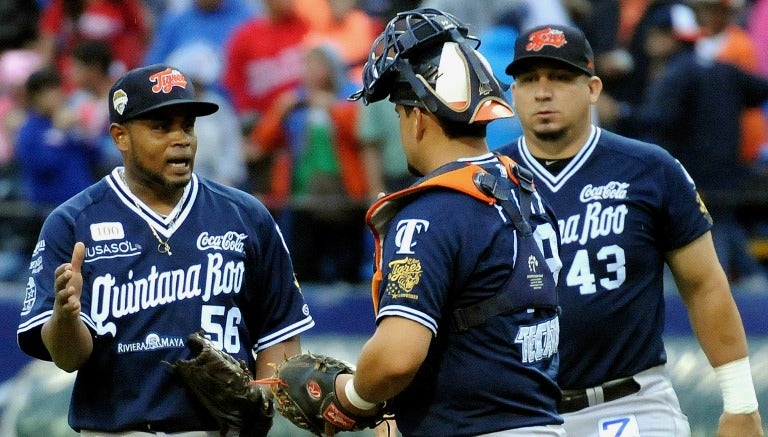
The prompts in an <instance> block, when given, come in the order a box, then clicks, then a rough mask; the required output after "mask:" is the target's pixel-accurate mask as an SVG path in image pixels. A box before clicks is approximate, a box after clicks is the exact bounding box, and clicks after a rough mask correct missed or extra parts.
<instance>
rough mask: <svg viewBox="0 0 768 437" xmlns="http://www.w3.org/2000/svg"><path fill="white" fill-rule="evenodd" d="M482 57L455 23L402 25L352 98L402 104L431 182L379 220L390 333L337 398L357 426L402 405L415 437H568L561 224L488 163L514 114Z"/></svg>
mask: <svg viewBox="0 0 768 437" xmlns="http://www.w3.org/2000/svg"><path fill="white" fill-rule="evenodd" d="M477 45H478V41H477V40H476V39H475V38H473V37H471V36H469V35H468V29H467V27H466V26H464V25H463V24H461V23H460V22H458V21H457V20H456V19H455V18H454V17H452V16H450V15H448V14H444V13H442V12H441V11H438V10H435V9H417V10H412V11H406V12H402V13H399V14H398V15H397V16H396V17H395V18H394V19H392V21H390V22H389V23H388V25H387V26H386V28H385V30H384V32H383V33H382V34H381V36H379V38H378V40H377V42H376V43H375V44H374V47H373V49H372V51H371V57H370V59H369V61H368V62H367V63H366V65H365V68H364V75H363V80H364V85H363V89H362V90H361V91H359V92H358V93H356V94H354V95H353V96H352V98H353V99H360V98H363V99H364V101H365V102H366V103H369V102H375V101H378V100H382V99H384V98H386V97H387V96H389V99H390V101H392V102H393V103H395V107H396V110H397V114H398V117H399V119H400V132H401V137H402V143H403V151H404V153H405V155H406V157H407V161H408V165H409V167H410V169H411V171H412V173H414V175H416V176H419V177H421V178H420V179H419V180H418V181H417V182H416V183H415V184H414V185H413V186H411V187H409V188H406V189H405V190H402V191H398V192H395V193H392V194H390V195H387V196H385V197H383V198H381V199H379V200H378V201H377V202H376V203H375V204H374V205H373V206H372V207H371V209H370V210H369V211H368V216H367V220H368V223H369V226H370V227H371V230H372V232H373V234H374V237H375V241H376V249H377V250H376V256H375V266H376V271H375V274H374V277H373V281H372V290H373V302H374V310H375V312H376V323H377V328H376V331H375V333H374V334H373V336H372V337H371V338H370V339H369V340H368V342H367V343H366V344H365V346H364V348H363V350H362V352H361V354H360V356H359V359H358V361H357V371H356V373H355V375H354V379H352V375H340V376H338V377H337V378H336V393H337V395H338V396H339V400H340V402H341V404H342V406H343V407H344V409H347V410H348V411H349V412H350V413H351V414H353V415H355V414H358V415H364V414H366V413H369V414H370V412H371V411H375V410H376V408H378V406H379V405H380V404H381V403H382V402H384V401H390V402H389V405H391V407H392V408H393V410H394V413H395V417H396V420H397V426H398V428H399V429H400V431H401V432H402V435H403V436H406V437H410V436H453V437H461V436H477V435H494V436H562V435H564V434H563V432H562V428H561V427H560V423H561V419H560V417H559V416H558V414H557V411H556V404H557V401H558V398H559V389H558V387H557V385H556V383H555V373H556V370H557V363H558V358H557V345H558V338H559V322H558V308H557V293H556V291H555V286H556V278H557V274H558V271H559V269H560V259H559V257H558V242H557V234H556V231H555V221H554V218H553V216H552V215H551V214H550V213H549V210H548V209H546V208H545V206H544V203H543V201H542V200H541V198H540V197H539V196H538V194H537V193H536V191H535V190H534V189H533V186H532V184H531V181H530V180H529V179H528V177H527V176H528V173H527V172H526V171H525V170H523V169H520V168H519V167H518V166H517V165H516V164H515V163H514V162H512V161H511V160H509V159H508V158H506V157H503V158H502V157H497V156H496V155H494V154H492V153H490V152H489V150H488V145H487V143H486V141H485V133H486V125H487V123H488V122H490V121H491V120H495V119H499V118H504V117H510V116H512V115H513V114H512V111H511V108H510V106H509V104H508V103H507V102H506V100H505V99H504V97H503V93H502V88H501V87H500V85H499V83H498V82H497V80H496V78H495V77H494V76H493V73H492V72H491V69H490V67H489V65H488V63H487V62H486V61H485V59H484V58H483V57H482V55H480V54H479V53H478V52H477V51H476V50H475V49H476V47H477ZM325 417H326V420H327V421H328V422H329V424H328V428H329V429H328V431H329V432H330V433H331V434H332V433H333V432H334V430H335V429H337V428H339V429H343V428H344V426H345V424H347V423H349V421H347V420H346V419H344V417H343V415H326V416H325Z"/></svg>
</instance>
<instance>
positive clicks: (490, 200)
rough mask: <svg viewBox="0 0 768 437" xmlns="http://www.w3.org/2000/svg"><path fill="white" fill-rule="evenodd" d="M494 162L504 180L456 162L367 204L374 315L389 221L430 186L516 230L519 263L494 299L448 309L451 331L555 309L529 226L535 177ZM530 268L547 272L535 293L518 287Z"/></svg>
mask: <svg viewBox="0 0 768 437" xmlns="http://www.w3.org/2000/svg"><path fill="white" fill-rule="evenodd" d="M497 158H498V159H499V160H500V161H501V162H502V163H503V164H504V167H505V168H506V173H507V175H508V176H509V177H508V178H502V177H497V176H495V175H493V174H491V173H489V172H487V171H486V170H485V169H483V168H482V167H480V166H478V165H476V164H472V163H464V162H456V163H452V164H450V165H448V166H445V167H444V168H441V169H440V170H438V171H437V172H436V173H435V174H432V175H429V176H428V177H427V178H424V179H422V180H421V181H420V182H419V183H417V184H416V185H413V186H411V187H409V188H406V189H405V190H401V191H398V192H395V193H392V194H390V195H388V196H385V197H382V198H381V199H379V200H378V201H377V202H376V203H374V204H373V206H371V208H370V209H369V210H368V213H367V215H366V221H367V223H368V226H369V227H370V228H371V230H372V232H373V235H374V240H375V244H376V252H375V258H374V265H375V268H376V270H375V272H374V275H373V280H372V285H371V288H372V290H371V291H372V298H373V308H374V312H375V313H377V314H378V310H379V308H378V307H379V293H380V290H381V282H382V280H383V273H382V271H383V264H382V263H383V260H382V236H384V235H385V234H386V232H387V230H388V229H389V225H390V222H391V220H392V218H393V217H394V216H395V215H396V214H397V212H398V211H399V210H400V209H401V208H402V206H403V205H405V204H406V203H408V202H410V201H411V200H412V199H413V197H414V196H417V195H419V194H421V193H423V192H424V191H425V190H429V189H434V188H443V189H445V188H448V189H452V190H456V191H460V192H462V193H464V194H467V195H469V196H472V197H474V198H476V199H478V200H480V201H482V202H484V203H486V204H487V205H488V206H489V207H494V205H499V206H500V207H501V208H502V209H503V210H504V212H505V214H506V215H507V217H508V218H509V221H508V222H507V223H508V224H509V225H510V226H514V227H515V229H516V230H517V232H518V236H519V238H518V239H517V241H518V250H517V260H518V261H522V263H523V264H521V263H520V262H518V263H516V267H515V269H514V270H513V271H512V274H511V275H510V277H509V278H508V279H507V281H506V282H505V283H504V285H503V286H502V287H501V288H500V289H499V292H498V293H496V294H495V295H494V296H491V297H489V298H487V299H485V300H483V301H481V302H479V303H476V304H473V305H470V306H466V307H462V308H455V309H453V310H451V317H450V320H449V321H448V322H449V326H450V329H451V330H452V331H465V330H467V329H469V328H472V327H474V326H478V325H481V324H483V323H485V321H486V320H488V319H489V318H491V317H493V316H497V315H499V314H503V313H506V312H510V311H513V310H519V309H524V308H557V293H556V284H555V280H554V277H553V275H552V274H551V271H550V270H549V267H548V264H547V262H546V259H545V257H544V255H543V254H542V252H541V249H540V247H539V244H538V243H537V242H536V239H535V238H534V237H533V229H532V227H531V224H530V217H531V200H532V195H533V192H534V187H533V177H532V175H531V173H530V172H529V171H528V170H527V169H524V168H521V167H520V166H518V165H517V163H515V162H514V161H513V160H512V159H510V158H508V157H506V156H503V155H497ZM513 190H514V191H515V192H516V193H517V198H518V199H519V205H520V206H519V207H518V204H517V203H516V202H515V200H514V196H513V194H512V192H513ZM528 265H537V266H541V267H542V268H543V269H544V271H545V272H544V274H543V275H542V286H541V287H540V290H538V291H537V292H535V293H532V292H531V290H530V289H529V288H528V287H520V284H527V283H529V282H530V279H529V278H528V276H529V274H530V270H529V269H528V268H526V267H527V266H528Z"/></svg>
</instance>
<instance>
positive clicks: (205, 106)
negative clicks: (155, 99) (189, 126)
mask: <svg viewBox="0 0 768 437" xmlns="http://www.w3.org/2000/svg"><path fill="white" fill-rule="evenodd" d="M169 106H176V107H179V108H183V109H184V110H185V111H186V112H187V113H188V114H191V115H193V116H195V117H202V116H205V115H211V114H213V113H214V112H216V111H218V110H219V105H217V104H216V103H213V102H201V101H197V100H184V99H176V100H168V101H165V102H163V103H158V104H157V105H154V106H150V107H149V108H146V109H144V110H143V111H140V112H137V113H135V114H133V115H132V116H131V118H130V119H131V120H133V119H137V118H141V117H142V116H143V115H147V114H148V113H150V112H153V111H157V110H158V109H162V108H167V107H169Z"/></svg>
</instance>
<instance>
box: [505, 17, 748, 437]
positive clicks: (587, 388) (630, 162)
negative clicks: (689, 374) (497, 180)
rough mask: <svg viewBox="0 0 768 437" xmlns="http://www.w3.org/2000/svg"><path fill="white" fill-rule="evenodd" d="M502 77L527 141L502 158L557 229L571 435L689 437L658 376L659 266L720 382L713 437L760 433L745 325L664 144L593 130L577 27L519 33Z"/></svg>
mask: <svg viewBox="0 0 768 437" xmlns="http://www.w3.org/2000/svg"><path fill="white" fill-rule="evenodd" d="M506 72H507V74H510V75H512V76H514V79H515V82H514V84H513V86H512V96H513V98H514V101H515V107H516V110H517V115H518V117H519V118H520V122H521V124H522V126H523V136H522V137H520V138H519V139H517V141H515V142H513V143H512V144H510V145H507V146H504V147H503V148H501V149H500V150H499V152H501V153H505V154H508V155H509V156H511V157H512V158H513V159H516V160H519V162H521V163H522V164H523V165H526V166H528V167H530V168H531V170H532V172H533V174H534V178H535V179H536V184H537V188H538V189H539V190H540V191H541V193H542V196H544V197H545V198H546V199H547V200H549V201H550V203H552V206H553V209H554V210H555V214H556V216H557V218H558V222H559V227H560V236H561V241H562V251H561V255H562V257H563V270H562V274H561V283H560V289H559V294H560V304H561V306H562V315H561V320H562V325H561V326H562V334H561V341H560V354H561V357H560V358H561V361H560V368H559V376H558V382H559V383H560V386H561V388H562V389H563V398H562V401H561V403H560V406H559V411H560V413H561V414H562V415H563V418H564V419H565V428H566V431H567V432H568V435H572V436H578V437H590V436H599V437H604V436H609V435H610V436H638V435H640V436H643V437H647V436H658V437H669V436H676V437H679V436H688V435H690V433H691V431H690V427H689V424H688V420H687V418H686V416H685V415H684V414H683V413H682V411H681V410H680V406H679V403H678V399H677V396H676V394H675V392H674V390H673V387H672V384H671V383H670V380H669V378H668V376H667V374H666V371H665V367H664V365H665V363H666V353H665V351H664V344H663V341H662V331H663V328H664V295H663V293H664V291H663V268H664V263H666V264H667V265H668V266H669V268H670V269H671V271H672V273H673V275H674V277H675V280H676V283H677V286H678V289H679V291H680V294H681V296H682V298H683V300H684V301H685V303H686V306H687V307H688V313H689V316H690V320H691V324H692V327H693V331H694V333H695V334H696V336H697V337H698V340H699V343H700V344H701V347H702V349H703V351H704V353H705V354H706V356H707V358H708V359H709V362H710V363H711V364H712V365H713V366H714V367H715V373H716V374H717V378H718V380H719V381H720V385H721V388H722V391H723V400H724V406H725V412H724V413H723V415H722V416H721V418H720V424H719V431H718V436H734V437H735V436H740V437H744V436H758V435H762V432H761V425H760V415H759V413H758V412H757V400H756V396H755V390H754V386H753V385H752V377H751V373H750V366H749V358H748V355H747V341H746V338H745V334H744V328H743V326H742V323H741V318H740V316H739V312H738V309H737V307H736V305H735V303H734V300H733V297H732V296H731V293H730V290H729V286H728V282H727V280H726V277H725V274H724V272H723V269H722V267H721V266H720V264H719V262H718V259H717V255H716V254H715V250H714V247H713V244H712V237H711V235H710V228H711V226H712V222H711V219H710V216H709V214H708V213H707V210H706V208H705V206H704V204H703V203H702V201H701V199H700V198H699V196H698V195H697V193H696V189H695V186H694V183H693V181H692V180H691V178H690V177H689V176H688V174H687V173H686V171H685V170H684V169H683V167H682V166H681V165H680V164H679V162H677V161H676V160H675V159H674V158H673V157H672V156H670V155H669V153H667V152H666V151H664V150H663V149H661V148H660V147H657V146H655V145H652V144H647V143H643V142H640V141H635V140H632V139H629V138H625V137H621V136H619V135H616V134H614V133H611V132H608V131H606V130H604V129H600V128H599V127H597V126H595V125H594V124H592V121H591V118H590V114H591V105H593V104H595V102H596V101H597V99H598V98H599V96H600V92H601V90H602V82H601V81H600V78H598V77H597V76H595V71H594V65H593V54H592V49H591V47H590V44H589V42H588V41H587V40H586V39H585V37H584V34H583V33H582V32H581V31H580V30H578V29H576V28H572V27H568V26H560V25H546V26H541V27H536V28H534V29H530V30H527V31H525V32H523V33H521V35H520V36H519V38H518V39H517V40H516V42H515V53H514V60H513V61H512V62H511V63H510V64H509V66H508V67H507V70H506Z"/></svg>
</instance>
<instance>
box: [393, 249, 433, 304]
mask: <svg viewBox="0 0 768 437" xmlns="http://www.w3.org/2000/svg"><path fill="white" fill-rule="evenodd" d="M389 269H390V270H389V274H388V275H387V280H388V283H387V288H386V291H387V293H388V294H389V295H390V296H392V298H393V299H397V298H400V297H405V298H409V299H418V298H419V296H418V295H416V294H415V293H413V292H412V291H413V288H414V287H415V286H416V285H417V284H418V283H419V280H421V274H422V273H423V272H424V271H423V270H422V268H421V261H419V260H418V259H416V258H411V257H405V258H402V259H398V260H394V261H392V262H390V263H389Z"/></svg>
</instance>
